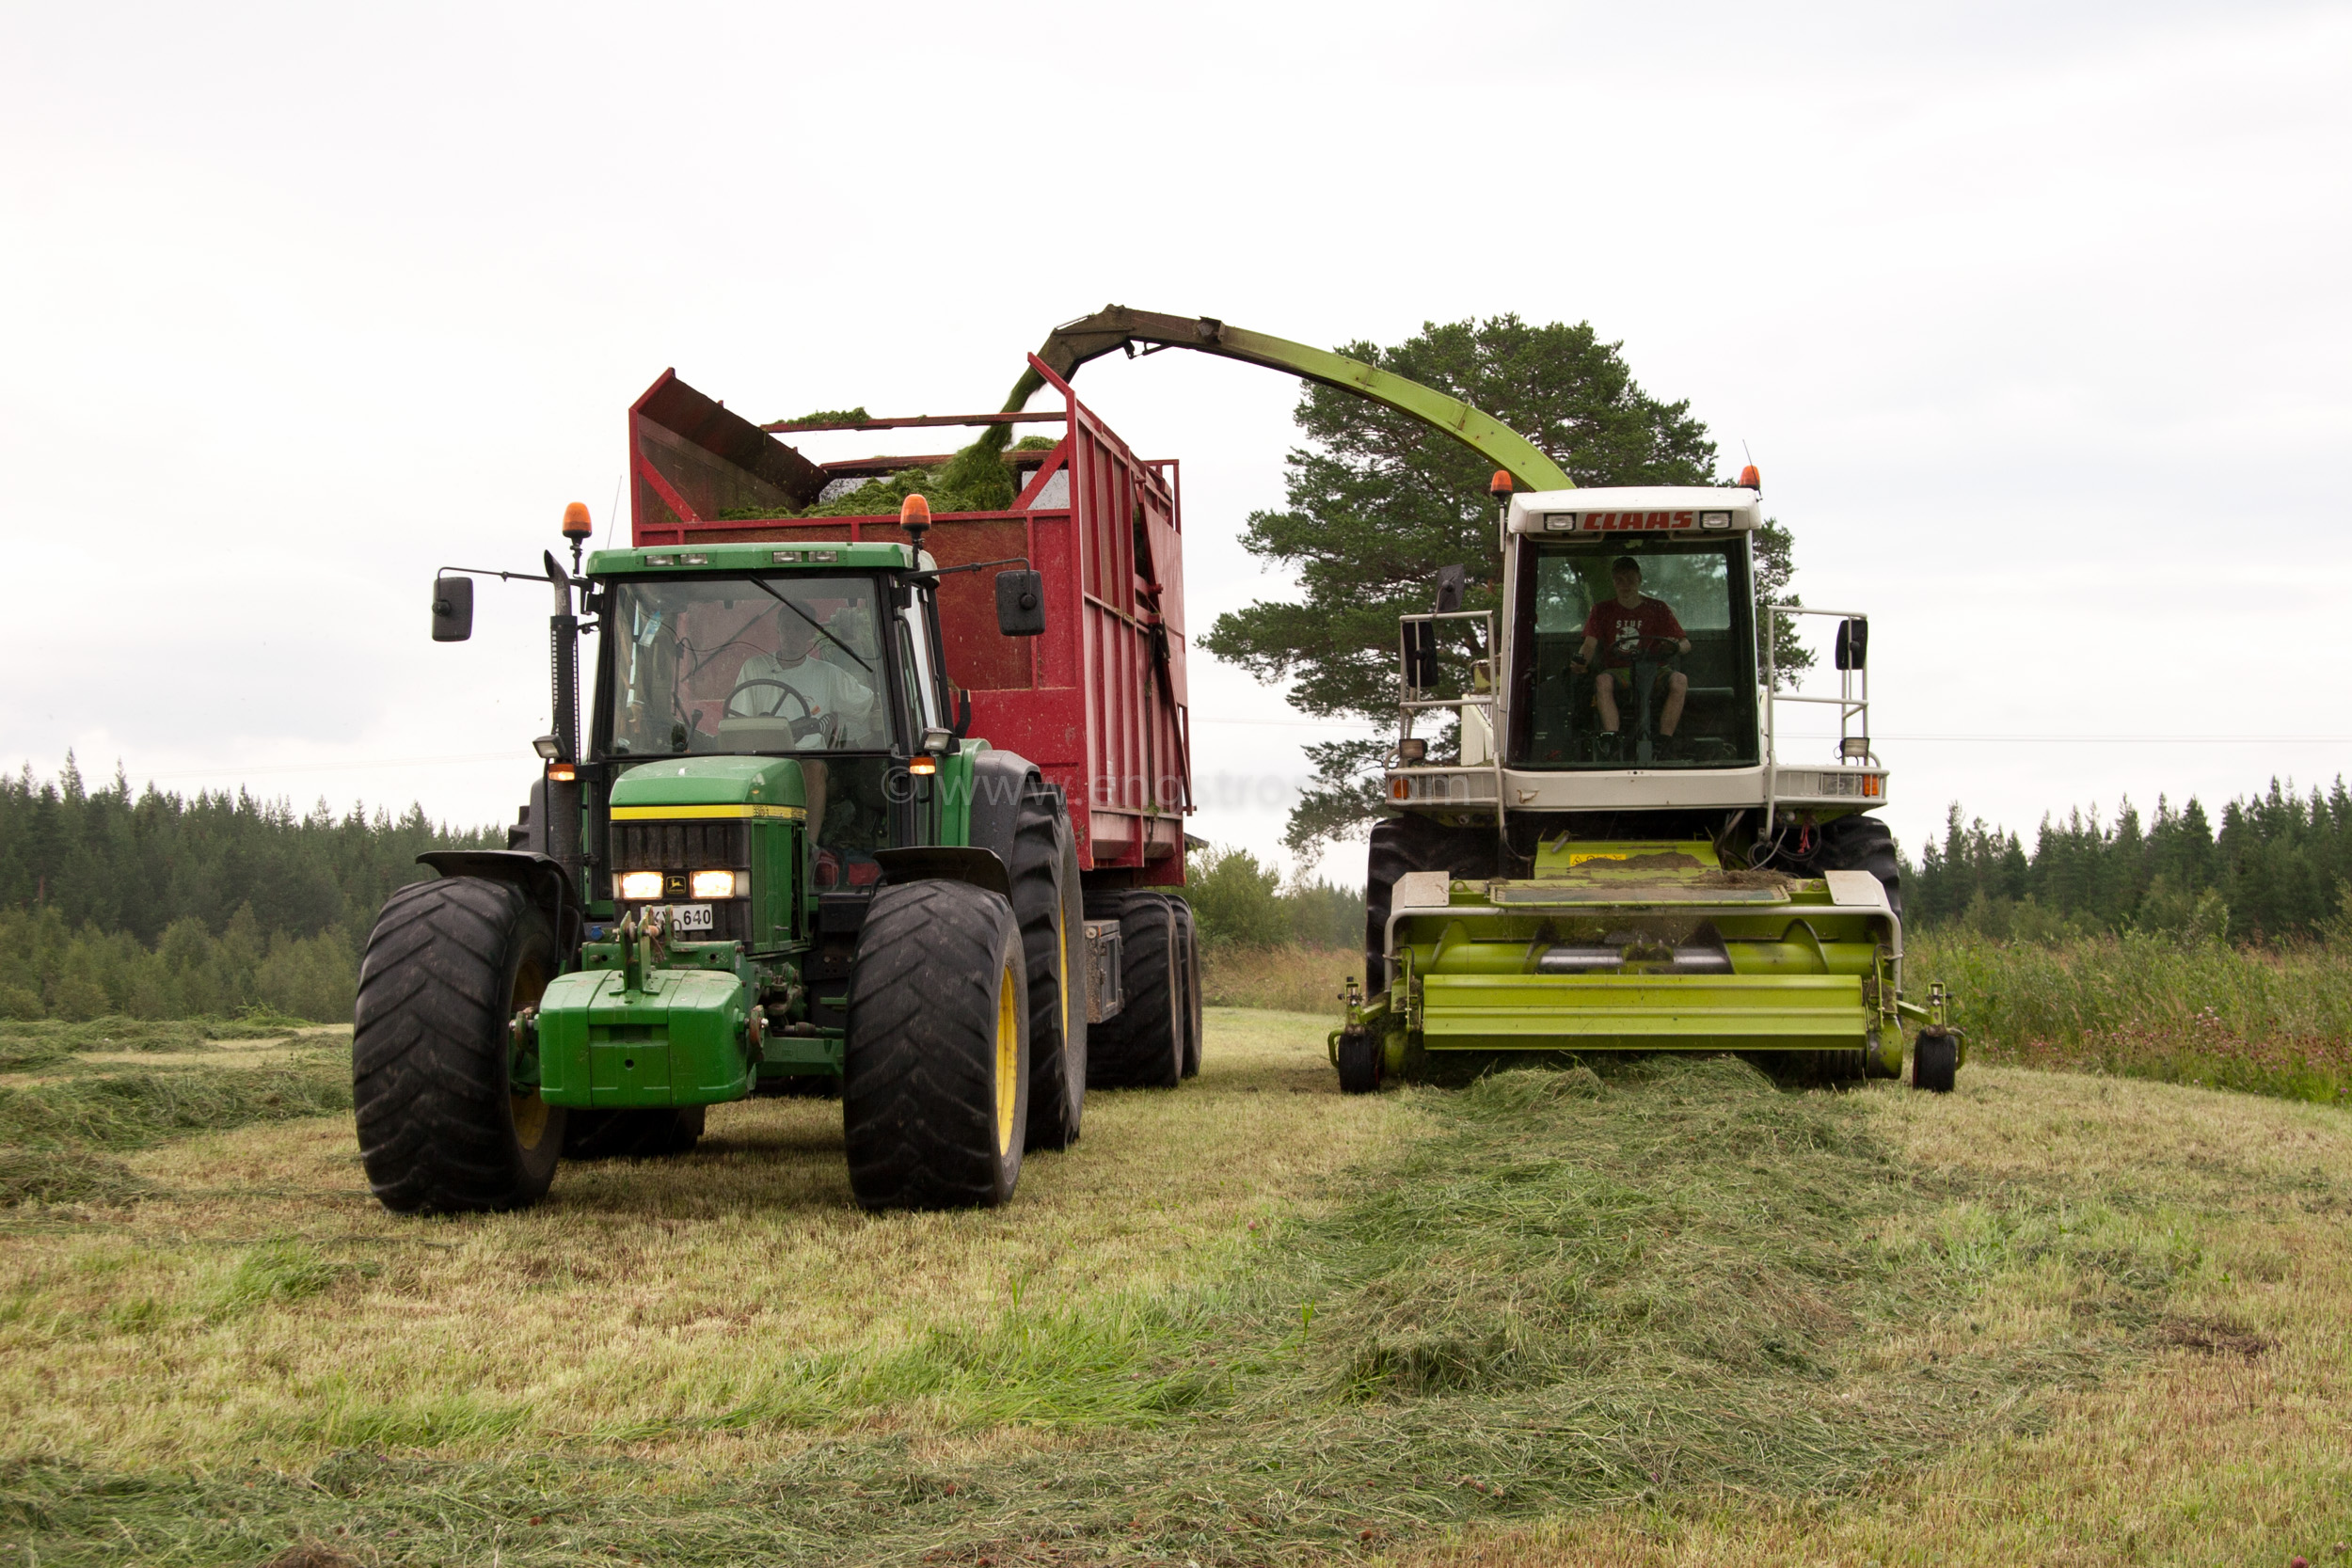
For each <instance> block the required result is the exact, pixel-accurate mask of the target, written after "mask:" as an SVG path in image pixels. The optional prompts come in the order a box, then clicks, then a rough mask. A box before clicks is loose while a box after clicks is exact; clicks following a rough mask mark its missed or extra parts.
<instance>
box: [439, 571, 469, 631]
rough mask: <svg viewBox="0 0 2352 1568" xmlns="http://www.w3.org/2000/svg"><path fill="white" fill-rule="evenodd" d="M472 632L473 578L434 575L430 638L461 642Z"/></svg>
mask: <svg viewBox="0 0 2352 1568" xmlns="http://www.w3.org/2000/svg"><path fill="white" fill-rule="evenodd" d="M472 635H473V578H434V579H433V641H436V642H463V641H466V639H468V638H469V637H471V636H472Z"/></svg>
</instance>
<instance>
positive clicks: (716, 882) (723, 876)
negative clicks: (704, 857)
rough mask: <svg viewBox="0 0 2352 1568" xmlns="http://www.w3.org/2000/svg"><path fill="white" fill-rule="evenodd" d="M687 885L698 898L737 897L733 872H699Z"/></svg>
mask: <svg viewBox="0 0 2352 1568" xmlns="http://www.w3.org/2000/svg"><path fill="white" fill-rule="evenodd" d="M687 885H688V886H689V887H691V889H692V890H693V893H694V896H695V897H697V898H732V897H734V896H735V873H734V872H732V871H697V872H695V873H694V875H693V876H692V877H691V878H690V879H688V882H687Z"/></svg>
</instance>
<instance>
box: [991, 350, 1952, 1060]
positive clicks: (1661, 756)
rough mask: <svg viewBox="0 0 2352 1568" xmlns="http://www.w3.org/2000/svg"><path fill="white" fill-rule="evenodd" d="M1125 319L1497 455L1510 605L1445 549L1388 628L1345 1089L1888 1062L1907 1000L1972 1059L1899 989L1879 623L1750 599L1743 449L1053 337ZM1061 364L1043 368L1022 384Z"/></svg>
mask: <svg viewBox="0 0 2352 1568" xmlns="http://www.w3.org/2000/svg"><path fill="white" fill-rule="evenodd" d="M1137 345H1141V346H1142V348H1143V351H1144V352H1146V353H1151V352H1154V351H1156V350H1159V349H1162V348H1187V349H1194V350H1198V351H1200V352H1202V353H1207V354H1214V355H1218V356H1223V357H1226V358H1232V359H1239V360H1242V361H1244V362H1246V363H1249V364H1255V365H1261V366H1264V367H1266V368H1268V369H1273V370H1279V371H1283V372H1288V373H1291V374H1294V375H1297V376H1300V377H1302V378H1304V379H1307V380H1311V381H1315V382H1319V383H1322V384H1324V385H1327V386H1330V387H1334V388H1340V389H1341V390H1343V391H1348V392H1352V393H1355V394H1357V395H1359V396H1361V397H1365V398H1368V399H1370V400H1372V401H1374V402H1376V403H1380V404H1384V405H1386V406H1388V407H1390V408H1392V409H1395V410H1397V411H1399V412H1401V413H1404V414H1407V415H1410V416H1412V417H1413V418H1416V419H1419V420H1423V421H1425V422H1426V423H1428V424H1430V425H1432V426H1434V427H1436V428H1438V429H1439V430H1442V431H1445V432H1446V433H1447V434H1449V435H1451V436H1454V437H1455V438H1457V439H1459V440H1461V441H1462V442H1464V443H1465V444H1467V445H1468V446H1470V448H1472V449H1473V450H1474V451H1479V452H1481V453H1483V454H1484V455H1486V457H1487V458H1488V459H1489V460H1490V461H1492V462H1493V463H1494V464H1495V465H1496V467H1497V470H1498V471H1497V472H1496V474H1495V479H1494V484H1493V487H1492V493H1493V495H1494V496H1495V498H1496V499H1497V501H1498V503H1499V517H1498V531H1497V537H1496V546H1497V550H1498V552H1499V555H1500V562H1499V571H1498V572H1497V573H1496V574H1495V575H1497V576H1499V578H1500V579H1501V582H1502V608H1501V610H1500V611H1499V612H1498V611H1496V610H1475V611H1472V610H1464V609H1463V608H1462V599H1463V583H1464V574H1463V571H1462V569H1461V568H1448V569H1447V571H1446V572H1445V573H1444V574H1441V575H1440V578H1439V580H1438V583H1437V584H1436V599H1435V603H1434V604H1433V606H1432V608H1431V610H1429V611H1428V612H1427V613H1424V614H1417V615H1408V616H1406V617H1405V618H1404V625H1403V626H1401V628H1400V636H1399V640H1398V701H1399V711H1400V720H1401V722H1400V726H1399V736H1398V739H1397V742H1396V746H1395V750H1394V751H1393V752H1391V755H1390V757H1389V759H1388V766H1387V768H1386V774H1385V781H1384V783H1385V791H1386V795H1387V805H1388V811H1387V814H1386V815H1385V816H1382V817H1381V819H1380V820H1379V821H1378V822H1377V823H1376V824H1375V826H1374V828H1373V831H1372V854H1371V863H1370V876H1369V879H1368V885H1367V888H1366V905H1367V918H1366V929H1365V938H1364V971H1365V973H1364V978H1363V983H1362V986H1361V988H1359V987H1358V986H1357V984H1356V983H1355V981H1354V980H1353V979H1351V980H1350V981H1349V982H1348V994H1347V996H1346V1003H1347V1012H1346V1021H1345V1022H1344V1024H1343V1027H1341V1028H1340V1029H1338V1030H1336V1031H1334V1032H1333V1034H1332V1035H1331V1037H1330V1049H1331V1055H1332V1061H1333V1064H1334V1066H1335V1067H1336V1068H1337V1069H1338V1070H1339V1076H1340V1083H1341V1085H1342V1087H1343V1088H1344V1089H1346V1090H1348V1091H1350V1092H1357V1093H1360V1092H1366V1091H1369V1090H1371V1089H1374V1088H1375V1087H1377V1086H1378V1085H1379V1084H1380V1083H1381V1082H1382V1080H1383V1079H1385V1078H1389V1077H1391V1076H1395V1075H1399V1074H1406V1073H1414V1072H1419V1071H1425V1070H1429V1069H1435V1068H1437V1067H1438V1066H1440V1065H1441V1064H1443V1063H1444V1062H1446V1061H1447V1060H1449V1059H1451V1060H1453V1061H1455V1062H1465V1061H1470V1060H1475V1059H1480V1058H1490V1057H1491V1056H1492V1055H1493V1053H1514V1052H1529V1051H1544V1052H1559V1051H1574V1052H1591V1051H1607V1052H1617V1051H1661V1050H1670V1051H1737V1052H1740V1053H1752V1054H1754V1055H1755V1056H1756V1058H1757V1059H1758V1060H1759V1063H1760V1065H1764V1066H1766V1067H1768V1068H1772V1069H1782V1070H1784V1071H1788V1072H1790V1073H1791V1074H1792V1075H1797V1076H1804V1077H1812V1078H1817V1079H1818V1078H1828V1079H1833V1080H1835V1079H1840V1078H1861V1077H1864V1076H1872V1077H1897V1076H1899V1075H1900V1073H1901V1071H1902V1061H1903V1046H1904V1034H1903V1025H1904V1024H1905V1023H1906V1022H1910V1023H1912V1024H1915V1025H1916V1026H1917V1028H1916V1041H1915V1046H1914V1049H1913V1052H1912V1069H1911V1075H1912V1083H1913V1084H1914V1085H1916V1086H1917V1087H1920V1088H1923V1089H1933V1090H1946V1091H1948V1090H1949V1089H1951V1088H1952V1086H1953V1084H1954V1079H1955V1074H1956V1072H1957V1071H1958V1069H1959V1067H1960V1065H1961V1062H1962V1060H1963V1052H1964V1045H1963V1039H1962V1037H1961V1035H1960V1032H1959V1031H1958V1030H1956V1029H1954V1028H1952V1027H1951V1026H1950V1024H1949V1022H1947V1016H1946V1015H1947V1007H1948V1005H1949V1002H1950V998H1949V997H1948V995H1947V993H1946V991H1945V990H1944V988H1943V987H1941V986H1940V985H1939V986H1933V987H1931V988H1929V991H1928V995H1927V997H1926V998H1925V999H1924V1002H1919V1001H1914V1000H1913V999H1912V998H1911V997H1910V996H1909V995H1908V994H1907V993H1906V989H1905V987H1906V981H1905V976H1904V960H1903V924H1902V889H1901V885H1900V879H1899V869H1898V862H1897V859H1896V854H1895V846H1894V841H1893V839H1892V837H1891V836H1890V835H1889V833H1888V832H1887V830H1886V827H1885V825H1884V824H1883V822H1881V821H1880V820H1879V819H1878V818H1877V817H1875V816H1870V815H1868V813H1870V812H1871V811H1872V810H1873V809H1875V808H1876V807H1878V806H1880V805H1882V804H1883V803H1884V801H1885V800H1886V789H1887V772H1886V769H1885V768H1884V767H1883V765H1882V764H1881V763H1880V762H1879V760H1878V757H1877V755H1876V753H1875V752H1873V750H1872V748H1871V743H1870V740H1869V737H1868V736H1869V728H1868V719H1869V677H1868V673H1867V667H1868V659H1867V652H1868V637H1869V623H1868V621H1867V618H1866V617H1864V616H1863V615H1861V614H1860V613H1858V612H1845V611H1826V610H1813V609H1800V608H1798V607H1796V606H1788V605H1764V604H1759V603H1758V602H1757V600H1756V591H1755V583H1756V572H1755V556H1754V550H1753V546H1752V540H1753V538H1754V536H1755V531H1756V529H1757V528H1758V526H1759V525H1760V524H1761V523H1762V522H1763V520H1764V519H1763V512H1762V504H1761V491H1760V482H1759V480H1758V477H1757V475H1756V470H1755V469H1754V468H1753V467H1751V468H1749V469H1748V470H1747V471H1746V472H1744V473H1742V474H1741V476H1740V483H1738V484H1737V485H1730V486H1724V487H1721V488H1678V487H1677V488H1664V487H1659V488H1636V489H1608V490H1602V489H1578V488H1577V487H1576V485H1575V483H1574V482H1573V481H1571V480H1570V479H1569V478H1568V476H1567V474H1566V473H1565V471H1564V470H1563V469H1562V468H1561V467H1559V465H1558V464H1556V463H1555V462H1553V461H1552V459H1551V458H1550V457H1549V456H1547V455H1546V454H1545V453H1544V452H1542V451H1539V450H1537V449H1536V448H1535V446H1534V444H1533V443H1532V442H1530V441H1528V440H1527V439H1526V438H1525V437H1523V436H1519V435H1518V434H1516V433H1515V432H1513V431H1511V430H1510V429H1508V428H1507V427H1505V426H1504V425H1502V423H1501V422H1500V421H1498V420H1495V419H1493V418H1492V417H1490V416H1488V415H1486V414H1484V413H1481V412H1480V411H1479V410H1477V409H1475V408H1472V407H1470V405H1468V404H1463V403H1461V402H1458V401H1457V400H1455V399H1454V398H1450V397H1447V396H1445V395H1443V394H1442V393H1439V392H1436V391H1433V390H1432V389H1430V388H1426V387H1423V386H1421V385H1419V384H1417V383H1414V382H1411V381H1407V380H1406V379H1405V378H1403V377H1401V376H1398V375H1394V374H1392V373H1391V372H1386V371H1382V370H1379V369H1377V368H1376V367H1374V366H1371V365H1366V364H1363V363H1360V362H1359V361H1357V360H1353V359H1349V358H1346V357H1344V356H1340V355H1335V354H1330V353H1327V352H1325V351H1323V350H1321V349H1315V348H1311V347H1308V346H1307V345H1305V344H1302V343H1295V342H1290V341H1285V340H1283V339H1279V338H1272V337H1268V336H1266V335H1265V334H1263V333H1257V332H1249V331H1247V330H1245V329H1243V328H1240V327H1236V326H1232V325H1228V324H1226V323H1224V322H1221V321H1218V320H1216V319H1214V318H1208V317H1202V318H1198V319H1195V318H1187V317H1179V316H1168V315H1158V314H1153V313H1151V312H1147V311H1140V310H1131V309H1126V308H1125V307H1122V306H1110V307H1107V308H1105V309H1103V310H1101V311H1099V312H1097V313H1096V314H1094V315H1091V316H1087V317H1083V318H1081V319H1079V320H1077V321H1073V322H1070V323H1067V324H1065V325H1062V326H1060V327H1057V328H1056V329H1055V331H1054V332H1053V334H1052V335H1051V336H1050V337H1049V338H1047V340H1046V341H1045V343H1044V345H1043V346H1042V347H1041V348H1040V349H1039V351H1038V353H1037V356H1036V360H1037V363H1038V364H1039V365H1040V366H1041V367H1043V369H1044V370H1046V371H1050V372H1052V373H1053V374H1055V375H1056V376H1058V377H1061V378H1063V379H1064V380H1066V379H1067V378H1069V377H1070V376H1071V375H1073V373H1074V372H1076V370H1077V369H1078V367H1079V366H1081V365H1083V364H1085V363H1086V362H1087V361H1088V360H1089V359H1093V358H1096V357H1098V356H1102V355H1104V354H1108V353H1111V352H1114V351H1124V352H1126V353H1127V354H1129V355H1131V356H1132V355H1133V354H1135V353H1136V348H1137ZM1042 384H1043V377H1042V376H1041V375H1040V374H1039V373H1037V372H1031V374H1030V375H1029V376H1028V377H1026V378H1025V379H1024V380H1023V381H1022V382H1021V383H1020V384H1019V385H1018V386H1016V388H1014V391H1013V395H1012V399H1011V401H1010V403H1009V404H1008V406H1009V407H1013V408H1018V407H1020V406H1022V405H1023V404H1024V402H1025V399H1026V398H1027V397H1028V395H1029V394H1030V392H1031V391H1032V390H1034V389H1035V388H1036V387H1038V386H1041V385H1042ZM1781 615H1788V616H1793V615H1815V616H1824V615H1825V616H1828V617H1829V618H1831V619H1832V620H1834V621H1835V622H1836V629H1835V652H1836V657H1835V665H1836V681H1837V689H1836V692H1835V693H1834V694H1821V695H1811V696H1808V695H1802V694H1798V693H1794V692H1789V691H1784V690H1783V689H1782V685H1783V683H1782V681H1781V680H1780V679H1778V678H1777V676H1776V673H1775V672H1774V671H1773V669H1772V665H1771V657H1772V652H1771V650H1772V638H1771V637H1769V636H1761V635H1759V626H1758V623H1759V622H1760V621H1763V620H1765V619H1766V618H1768V617H1772V616H1781ZM1448 670H1451V671H1453V672H1455V675H1454V677H1453V680H1454V687H1453V689H1446V686H1447V682H1448V676H1447V674H1446V672H1447V671H1448ZM1783 705H1808V706H1807V708H1806V709H1805V710H1806V711H1813V712H1818V713H1823V714H1827V715H1835V718H1836V727H1837V730H1838V734H1837V736H1836V737H1835V738H1833V739H1831V740H1830V741H1828V743H1827V745H1826V747H1825V750H1826V751H1827V752H1828V755H1827V756H1826V757H1825V758H1824V759H1823V760H1821V761H1819V762H1814V761H1800V760H1796V759H1794V758H1792V757H1790V756H1788V755H1785V754H1784V752H1783V748H1782V745H1781V741H1782V740H1783V739H1784V738H1785V737H1784V736H1781V735H1780V733H1779V727H1778V724H1777V722H1776V721H1777V719H1778V717H1779V714H1780V712H1781V710H1782V707H1783ZM1432 721H1437V722H1438V725H1439V733H1438V735H1436V736H1431V735H1429V734H1427V733H1425V729H1426V727H1427V726H1429V725H1430V724H1431V723H1432ZM1449 721H1450V722H1449ZM1417 729H1419V730H1423V731H1424V733H1416V732H1417Z"/></svg>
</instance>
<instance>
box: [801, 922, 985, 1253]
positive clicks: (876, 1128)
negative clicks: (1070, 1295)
mask: <svg viewBox="0 0 2352 1568" xmlns="http://www.w3.org/2000/svg"><path fill="white" fill-rule="evenodd" d="M849 1001H850V1005H849V1025H848V1030H847V1038H846V1039H845V1040H844V1041H843V1045H842V1056H843V1061H842V1068H843V1071H842V1085H841V1123H842V1130H843V1132H844V1135H845V1141H846V1142H847V1144H848V1146H849V1155H850V1191H851V1192H852V1193H854V1194H855V1195H856V1196H857V1200H858V1202H859V1203H861V1204H863V1205H864V1206H865V1207H866V1208H868V1209H973V1208H979V1209H985V1208H993V1207H994V1206H995V1205H997V1204H1000V1203H1003V1202H1005V1201H1006V1200H1007V1199H1009V1198H1010V1197H1011V1196H1012V1190H1013V1185H1014V1183H1015V1182H1017V1181H1018V1180H1020V1179H1021V1155H1022V1150H1023V1148H1024V1146H1025V1141H1026V1139H1025V1133H1026V1132H1027V1126H1028V1119H1029V997H1028V963H1027V958H1026V955H1025V953H1024V951H1023V947H1022V942H1021V926H1020V923H1019V922H1018V921H1017V920H1015V919H1014V918H1013V912H1012V906H1011V905H1010V904H1009V903H1008V902H1007V901H1006V900H1005V898H1004V896H1003V895H1000V894H995V893H992V892H990V891H989V890H987V889H986V888H980V887H974V886H973V885H971V884H970V883H968V882H950V881H922V882H906V883H901V884H898V885H896V886H891V887H885V888H883V889H882V890H881V891H880V892H878V893H876V894H875V895H874V901H873V904H872V906H871V907H870V908H869V909H868V910H867V911H866V924H865V927H863V928H862V929H861V930H860V931H859V932H858V939H857V953H856V957H855V958H853V960H852V961H851V965H850V999H849Z"/></svg>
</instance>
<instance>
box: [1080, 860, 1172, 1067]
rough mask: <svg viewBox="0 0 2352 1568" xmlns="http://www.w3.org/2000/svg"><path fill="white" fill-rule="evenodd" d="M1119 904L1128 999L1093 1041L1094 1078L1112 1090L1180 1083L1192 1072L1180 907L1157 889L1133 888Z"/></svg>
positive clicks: (1123, 986) (1089, 1064) (1121, 972)
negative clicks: (1187, 1064) (1187, 1057)
mask: <svg viewBox="0 0 2352 1568" xmlns="http://www.w3.org/2000/svg"><path fill="white" fill-rule="evenodd" d="M1118 910H1119V947H1120V968H1119V977H1120V990H1122V991H1123V992H1124V993H1125V995H1126V1002H1125V1005H1124V1006H1121V1007H1120V1009H1119V1015H1118V1017H1116V1018H1114V1019H1112V1020H1111V1021H1110V1022H1109V1024H1108V1026H1107V1027H1105V1028H1104V1029H1102V1030H1100V1031H1098V1032H1097V1033H1096V1034H1095V1036H1094V1037H1093V1038H1092V1040H1091V1041H1090V1042H1089V1059H1088V1062H1087V1073H1088V1083H1089V1086H1091V1087H1095V1088H1105V1089H1172V1088H1174V1087H1175V1086H1176V1085H1179V1084H1181V1083H1183V1082H1184V972H1183V968H1182V966H1181V963H1180V961H1179V959H1178V958H1177V951H1176V948H1177V927H1176V911H1175V908H1174V905H1173V903H1172V901H1171V900H1169V899H1167V898H1164V897H1162V896H1161V895H1158V894H1156V893H1130V894H1128V895H1126V896H1125V897H1124V898H1123V899H1122V900H1121V901H1120V904H1119V906H1118ZM1097 918H1100V917H1099V916H1098V917H1097Z"/></svg>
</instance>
